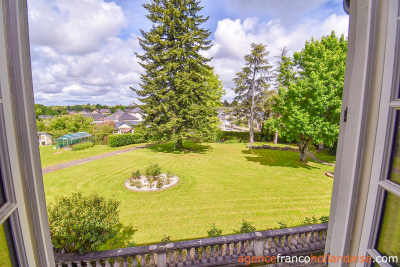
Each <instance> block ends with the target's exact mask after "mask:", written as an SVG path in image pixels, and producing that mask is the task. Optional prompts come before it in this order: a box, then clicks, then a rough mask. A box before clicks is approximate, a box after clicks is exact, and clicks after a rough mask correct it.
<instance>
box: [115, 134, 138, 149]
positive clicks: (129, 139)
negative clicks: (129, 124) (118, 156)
mask: <svg viewBox="0 0 400 267" xmlns="http://www.w3.org/2000/svg"><path fill="white" fill-rule="evenodd" d="M142 140H143V137H142V135H141V134H131V133H127V134H112V135H109V136H108V144H109V146H110V147H119V146H126V145H131V144H137V143H140V142H142Z"/></svg>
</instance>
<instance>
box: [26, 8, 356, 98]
mask: <svg viewBox="0 0 400 267" xmlns="http://www.w3.org/2000/svg"><path fill="white" fill-rule="evenodd" d="M205 2H207V1H205ZM300 2H301V3H300ZM325 2H326V0H310V1H309V2H307V3H308V4H307V5H305V4H304V1H292V0H282V1H268V5H266V4H265V2H264V1H262V0H247V1H244V0H232V2H229V3H230V4H229V5H224V7H225V8H226V9H236V10H238V11H240V12H241V14H246V12H247V13H248V16H247V18H244V19H242V20H240V19H236V18H237V17H235V19H232V16H231V18H225V19H224V18H221V19H220V20H219V21H218V26H217V28H216V30H215V32H214V35H213V43H214V46H213V47H212V48H211V49H210V50H209V51H205V52H204V54H205V55H206V56H207V57H214V59H213V60H212V62H211V64H212V65H213V66H214V67H215V71H216V73H217V74H219V75H220V78H221V80H222V81H223V83H224V86H225V89H226V92H227V94H226V96H225V99H229V100H232V98H233V97H234V94H233V92H232V91H230V88H232V87H233V83H232V79H233V78H234V77H235V74H236V73H237V72H239V71H240V70H241V68H242V67H243V63H244V59H243V57H244V55H245V54H247V53H249V49H250V44H251V43H264V44H267V45H268V49H269V50H270V51H271V55H270V60H271V61H272V60H273V56H275V55H277V54H278V51H279V49H280V48H282V47H283V46H287V47H288V48H289V49H290V52H291V53H293V52H294V51H299V50H300V49H301V48H302V47H303V46H304V43H305V41H306V40H309V39H310V38H311V37H315V38H320V37H321V36H322V35H327V34H330V32H331V30H335V31H336V33H337V34H338V35H340V34H342V33H343V34H345V35H346V36H347V28H348V16H346V15H336V14H328V15H324V16H322V15H321V16H320V17H323V18H322V19H321V18H319V17H313V16H311V17H312V18H311V19H310V18H309V16H302V14H307V12H311V11H312V10H315V6H320V5H322V4H323V3H325ZM124 3H125V2H124ZM126 3H128V2H126ZM126 3H125V4H126ZM129 5H131V3H130V2H129ZM210 5H212V3H210ZM214 5H215V4H214ZM288 6H289V7H290V8H289V7H288ZM28 7H29V28H30V41H31V57H32V71H33V82H34V90H35V100H36V101H37V102H38V103H44V104H63V103H64V104H65V103H71V104H72V103H88V102H90V103H103V104H118V103H121V104H129V103H130V102H132V101H135V99H136V98H135V93H134V92H132V91H131V90H130V89H129V87H130V86H133V87H135V88H138V87H139V85H138V83H139V82H140V74H141V73H142V72H143V69H142V67H141V66H140V65H139V64H138V59H137V57H136V56H135V54H134V53H135V52H139V53H142V51H141V48H140V46H139V42H138V40H137V36H136V35H134V34H132V35H131V36H124V37H123V38H121V37H120V36H119V33H120V32H124V31H125V32H126V31H127V28H124V27H125V26H126V25H127V24H128V23H127V17H129V18H130V20H132V19H135V20H137V23H136V24H138V25H137V26H136V27H137V28H141V27H142V26H143V25H148V24H149V21H148V20H147V19H146V18H145V17H144V15H143V14H141V15H142V16H143V17H142V18H139V15H138V13H137V12H139V11H140V10H139V9H138V10H136V11H135V12H136V13H134V14H135V16H134V17H135V18H133V17H132V16H133V15H132V14H133V13H132V12H133V11H131V10H122V8H121V7H120V6H119V5H117V4H116V3H115V2H108V1H107V2H106V0H68V1H66V0H28ZM262 14H267V15H269V16H270V18H269V19H268V20H266V19H265V16H262ZM277 14H279V15H277ZM299 18H301V19H299ZM290 22H293V23H290ZM128 26H129V25H128Z"/></svg>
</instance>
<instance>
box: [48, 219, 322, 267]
mask: <svg viewBox="0 0 400 267" xmlns="http://www.w3.org/2000/svg"><path fill="white" fill-rule="evenodd" d="M327 227H328V225H327V224H316V225H309V226H301V227H295V228H285V229H279V230H267V231H263V232H253V233H248V234H238V235H228V236H220V237H211V238H204V239H196V240H188V241H181V242H176V243H169V244H157V245H150V246H141V247H132V248H123V249H115V250H107V251H97V252H90V253H85V254H79V253H71V254H55V255H54V256H55V260H56V265H57V266H60V267H61V266H68V267H72V266H78V267H80V266H85V265H86V266H96V267H100V266H106V267H116V266H124V267H128V266H221V265H230V266H233V265H241V264H240V262H239V259H240V258H242V257H241V256H243V257H246V256H250V257H253V256H257V257H260V258H261V256H263V257H264V258H265V257H267V256H270V257H272V256H277V255H278V254H281V255H282V256H302V255H310V254H321V253H323V252H324V248H325V240H326V232H327ZM267 258H268V257H267ZM242 259H243V258H242Z"/></svg>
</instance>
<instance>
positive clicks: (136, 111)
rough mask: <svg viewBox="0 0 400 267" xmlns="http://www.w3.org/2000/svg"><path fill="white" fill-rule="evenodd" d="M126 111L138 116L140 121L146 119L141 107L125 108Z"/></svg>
mask: <svg viewBox="0 0 400 267" xmlns="http://www.w3.org/2000/svg"><path fill="white" fill-rule="evenodd" d="M125 112H127V113H129V115H132V116H134V117H136V118H137V120H139V121H143V120H144V118H143V117H144V114H143V110H142V109H141V108H139V107H136V108H133V109H125Z"/></svg>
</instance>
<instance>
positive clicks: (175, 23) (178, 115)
mask: <svg viewBox="0 0 400 267" xmlns="http://www.w3.org/2000/svg"><path fill="white" fill-rule="evenodd" d="M199 3H200V1H196V0H151V2H150V3H149V4H144V5H143V6H144V8H145V9H146V10H147V11H148V14H147V18H148V19H149V20H150V21H151V22H152V23H153V27H152V29H151V30H150V31H148V32H145V31H141V32H142V35H143V38H139V43H140V46H141V47H142V49H143V50H144V54H141V55H138V54H137V56H138V57H139V59H140V60H141V63H140V64H141V66H142V67H143V68H144V69H145V72H146V73H145V74H143V75H142V76H141V83H140V86H141V89H134V91H135V92H136V93H137V95H138V97H139V100H140V101H141V102H142V103H143V105H141V108H142V110H143V111H144V113H145V114H147V116H146V117H145V122H144V123H145V124H146V125H149V126H150V127H148V130H149V133H150V135H152V136H153V137H157V138H160V139H162V140H172V141H174V142H175V145H176V147H177V148H182V147H183V141H184V140H187V139H194V140H197V141H202V140H204V138H206V137H208V136H210V135H211V134H212V133H213V132H215V131H216V129H217V128H218V126H219V124H220V122H219V119H218V117H217V115H218V109H219V108H220V106H221V103H220V100H221V97H222V94H223V90H222V84H221V82H220V81H219V79H218V76H217V75H215V74H214V72H213V68H212V67H210V66H209V65H208V64H207V63H208V62H210V60H211V59H209V58H206V57H204V56H203V55H201V53H200V52H201V51H205V50H208V49H210V48H211V41H210V40H208V37H209V36H210V34H211V32H210V31H209V30H206V29H204V28H201V24H202V23H204V22H206V21H207V20H208V17H207V18H204V17H203V16H202V15H199V12H200V11H201V9H202V7H200V6H199Z"/></svg>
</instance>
